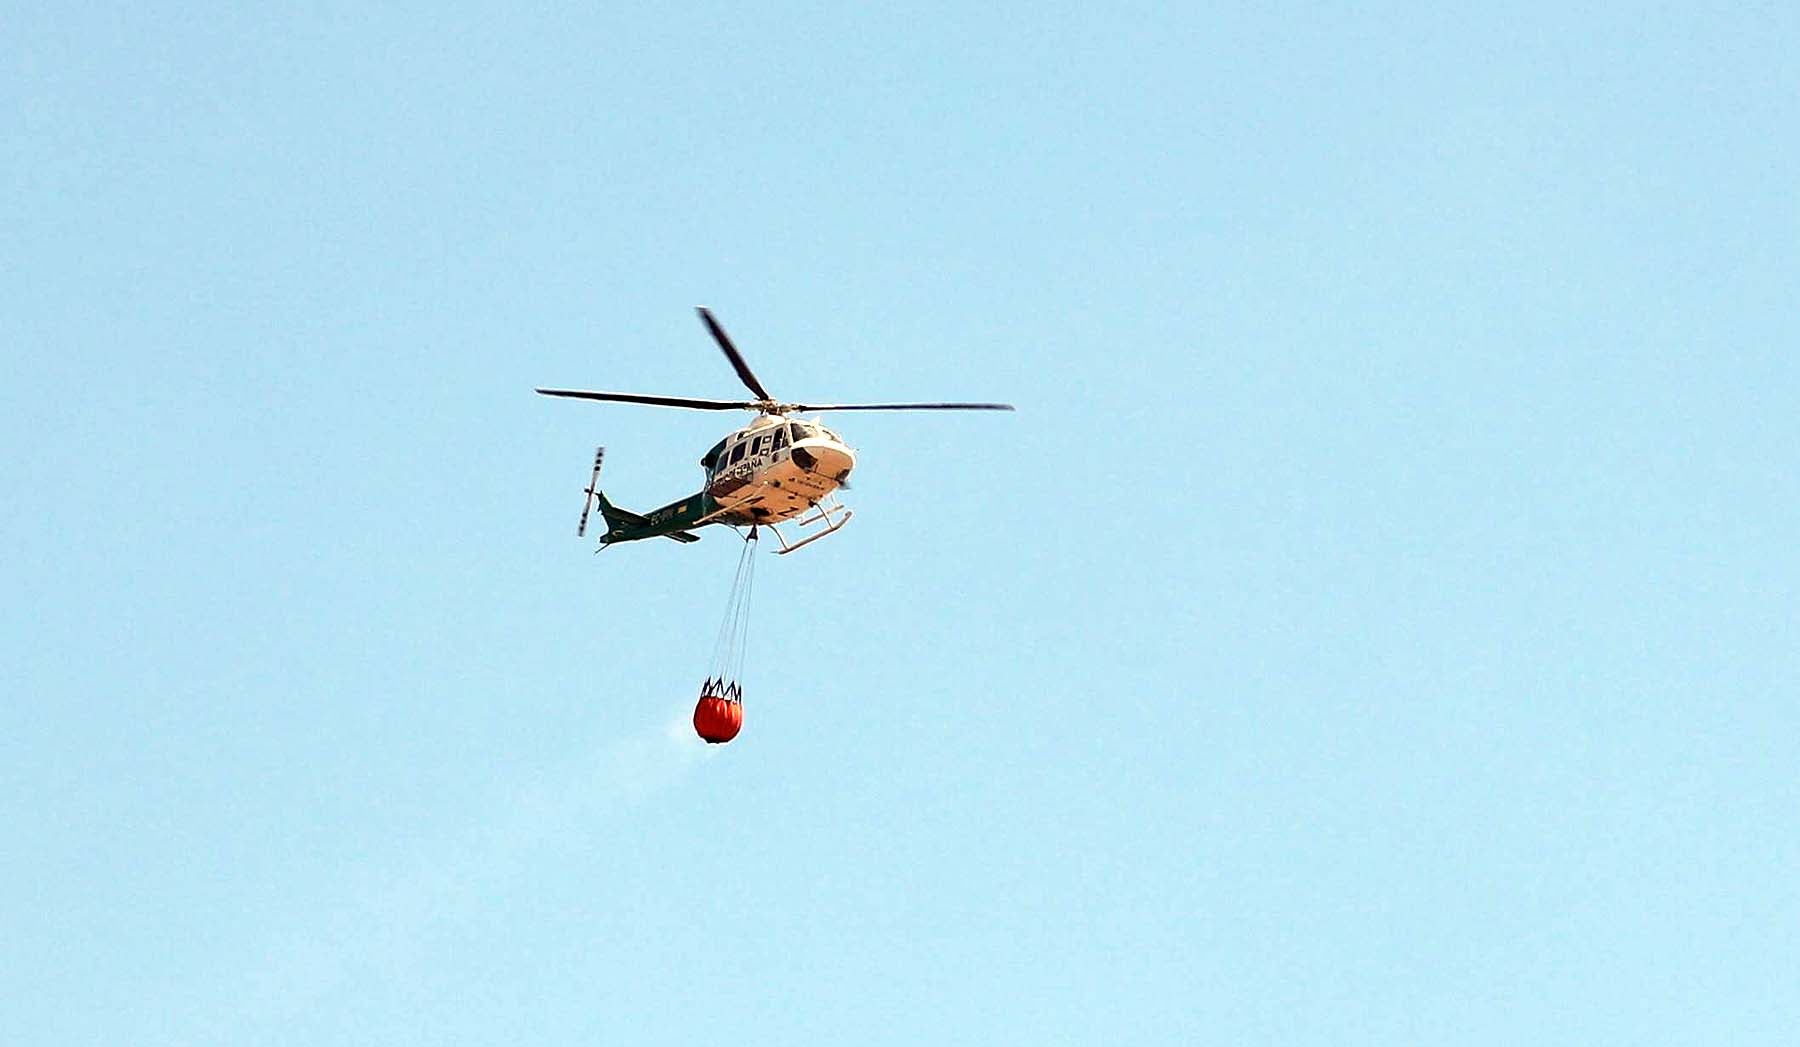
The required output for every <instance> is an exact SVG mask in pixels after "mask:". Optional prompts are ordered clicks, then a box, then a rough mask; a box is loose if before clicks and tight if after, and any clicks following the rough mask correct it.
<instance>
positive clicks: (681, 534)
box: [663, 531, 700, 542]
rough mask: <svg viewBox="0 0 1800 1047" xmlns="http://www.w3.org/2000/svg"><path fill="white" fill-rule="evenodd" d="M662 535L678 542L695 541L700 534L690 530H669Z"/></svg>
mask: <svg viewBox="0 0 1800 1047" xmlns="http://www.w3.org/2000/svg"><path fill="white" fill-rule="evenodd" d="M663 537H664V538H673V539H675V540H676V541H678V542H697V541H699V540H700V536H699V535H697V534H695V533H694V532H692V531H670V532H669V533H668V534H665V535H663Z"/></svg>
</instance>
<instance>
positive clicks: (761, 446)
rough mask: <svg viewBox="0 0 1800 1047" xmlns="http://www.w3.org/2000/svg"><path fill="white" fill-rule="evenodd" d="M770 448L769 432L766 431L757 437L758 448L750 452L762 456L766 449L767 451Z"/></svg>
mask: <svg viewBox="0 0 1800 1047" xmlns="http://www.w3.org/2000/svg"><path fill="white" fill-rule="evenodd" d="M768 449H769V434H768V433H764V434H762V435H761V436H759V437H757V438H756V449H755V450H753V451H751V452H750V453H751V454H753V455H758V456H760V455H761V454H762V453H763V452H764V451H767V450H768Z"/></svg>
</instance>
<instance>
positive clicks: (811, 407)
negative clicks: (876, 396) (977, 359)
mask: <svg viewBox="0 0 1800 1047" xmlns="http://www.w3.org/2000/svg"><path fill="white" fill-rule="evenodd" d="M782 406H783V407H785V408H787V409H788V410H789V411H796V412H805V411H1010V410H1013V405H1012V404H783V405H782Z"/></svg>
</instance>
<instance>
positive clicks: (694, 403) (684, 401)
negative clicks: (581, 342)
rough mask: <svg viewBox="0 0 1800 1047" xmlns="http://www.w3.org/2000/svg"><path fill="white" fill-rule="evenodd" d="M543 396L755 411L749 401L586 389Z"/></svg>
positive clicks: (547, 392)
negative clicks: (599, 391)
mask: <svg viewBox="0 0 1800 1047" xmlns="http://www.w3.org/2000/svg"><path fill="white" fill-rule="evenodd" d="M538 392H540V393H542V394H544V395H545V396H566V397H569V398H570V399H573V400H609V401H614V402H617V403H623V404H650V405H652V406H655V407H691V408H693V409H694V410H696V411H743V410H755V409H756V407H757V405H756V403H754V402H753V401H750V400H699V399H695V398H694V397H691V396H646V395H644V394H642V393H597V392H590V391H588V390H586V389H539V390H538Z"/></svg>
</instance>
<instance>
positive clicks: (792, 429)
mask: <svg viewBox="0 0 1800 1047" xmlns="http://www.w3.org/2000/svg"><path fill="white" fill-rule="evenodd" d="M788 432H789V433H792V434H793V437H794V442H795V443H799V442H800V441H802V440H804V439H806V438H807V436H808V435H809V434H808V433H807V431H806V430H805V429H802V428H801V427H800V423H799V422H789V423H788Z"/></svg>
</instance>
